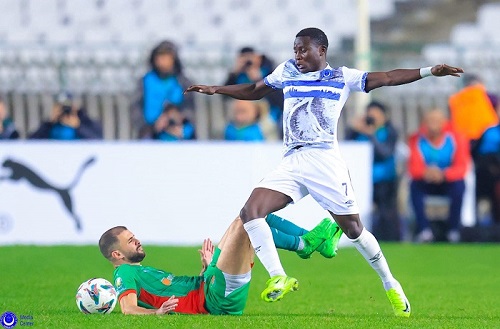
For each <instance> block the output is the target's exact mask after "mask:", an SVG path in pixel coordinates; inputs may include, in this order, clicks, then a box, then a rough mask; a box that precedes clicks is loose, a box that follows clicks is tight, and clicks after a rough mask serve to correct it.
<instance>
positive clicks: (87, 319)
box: [0, 244, 500, 329]
mask: <svg viewBox="0 0 500 329" xmlns="http://www.w3.org/2000/svg"><path fill="white" fill-rule="evenodd" d="M382 249H383V251H384V253H385V255H386V257H387V259H388V261H389V265H390V266H391V269H392V271H393V273H394V275H395V276H396V278H398V279H399V280H400V282H401V283H402V284H403V287H404V289H405V292H406V294H407V296H408V298H409V300H410V302H411V305H412V316H411V317H410V318H408V319H400V318H396V317H394V316H393V314H392V309H391V306H390V304H389V301H388V300H387V298H386V296H385V293H384V290H383V288H382V285H381V283H380V282H379V279H378V277H377V275H376V274H375V272H373V270H372V269H371V268H370V267H369V265H368V264H366V262H365V261H364V260H363V259H362V257H361V255H359V254H358V252H357V251H356V250H355V249H354V248H345V249H341V250H340V252H339V255H338V256H337V257H336V258H334V259H324V258H322V257H321V256H320V255H319V254H315V255H314V256H313V258H311V259H309V260H302V259H300V258H299V257H297V256H296V255H295V254H294V253H290V252H282V251H280V255H281V259H282V262H283V265H284V267H285V269H286V270H287V272H288V274H289V275H293V276H295V277H297V278H298V279H299V282H300V289H299V291H297V292H294V293H290V294H289V295H287V296H286V297H285V298H284V299H283V300H282V301H280V302H277V303H274V304H267V303H265V302H263V301H261V300H260V299H259V295H260V291H261V289H263V287H264V283H265V281H266V279H267V275H266V273H265V271H264V269H263V267H262V265H261V264H259V263H257V264H256V266H255V267H254V271H253V280H252V283H251V289H250V297H249V300H248V303H247V308H246V310H245V314H244V315H242V316H210V315H195V316H188V315H169V316H161V317H160V316H124V315H122V314H121V313H120V310H119V307H118V306H117V307H116V308H115V310H114V312H113V313H112V314H110V315H84V314H82V313H80V312H79V311H78V309H77V307H76V304H75V292H76V289H77V288H78V286H79V284H80V283H81V282H83V281H85V280H87V279H89V278H91V277H103V278H106V279H108V280H111V279H112V270H113V269H112V266H111V265H110V264H109V263H107V261H106V260H105V259H103V258H102V256H101V255H100V254H99V250H98V248H97V247H96V246H85V247H75V246H56V247H43V246H36V247H35V246H7V247H0V259H1V266H0V314H1V313H3V312H5V311H7V310H9V311H12V312H15V313H16V314H17V315H18V316H19V315H21V314H22V315H31V316H32V317H33V324H34V326H35V327H39V328H65V329H69V328H99V329H101V328H232V329H235V328H300V329H305V328H370V329H373V328H500V306H499V304H500V261H499V260H500V258H499V255H500V245H493V244H492V245H466V244H463V245H445V244H435V245H410V244H383V245H382ZM145 250H146V253H147V254H148V256H147V257H146V259H145V261H144V262H143V264H144V265H152V266H155V267H159V268H162V269H165V270H167V271H172V272H174V273H175V274H177V275H183V274H186V275H196V274H197V273H199V269H200V263H199V255H198V253H197V251H196V250H197V248H194V247H193V248H186V247H184V248H182V247H158V246H145ZM21 327H22V326H21V325H20V323H18V325H17V326H16V328H21Z"/></svg>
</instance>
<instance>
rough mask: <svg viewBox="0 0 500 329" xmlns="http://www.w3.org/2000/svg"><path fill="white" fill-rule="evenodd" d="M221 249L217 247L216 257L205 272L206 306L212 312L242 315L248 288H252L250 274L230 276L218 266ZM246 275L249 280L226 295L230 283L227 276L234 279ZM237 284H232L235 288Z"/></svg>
mask: <svg viewBox="0 0 500 329" xmlns="http://www.w3.org/2000/svg"><path fill="white" fill-rule="evenodd" d="M220 252H221V250H220V249H219V248H217V249H215V252H214V257H213V259H212V262H211V263H210V265H209V266H208V268H207V270H206V271H205V273H204V275H203V276H204V279H203V281H204V282H205V287H204V291H205V307H206V309H207V311H208V313H210V314H215V315H222V314H231V315H240V314H242V313H243V309H244V308H245V305H246V303H247V299H248V289H249V288H250V279H249V278H250V274H249V273H248V274H247V275H239V276H238V275H236V276H229V275H227V274H226V276H225V275H224V273H223V272H222V271H221V270H220V269H218V268H217V266H215V264H217V260H218V259H219V256H220ZM243 276H245V277H246V280H248V281H247V282H246V283H243V284H241V286H239V285H238V286H237V288H236V289H231V290H232V291H231V292H230V293H229V294H228V295H227V296H226V290H227V289H228V287H229V286H230V284H228V283H226V278H227V277H228V279H229V280H232V279H233V278H232V277H240V278H242V277H243ZM236 280H237V279H236ZM235 284H238V282H236V283H234V282H233V284H232V286H233V288H234V286H235Z"/></svg>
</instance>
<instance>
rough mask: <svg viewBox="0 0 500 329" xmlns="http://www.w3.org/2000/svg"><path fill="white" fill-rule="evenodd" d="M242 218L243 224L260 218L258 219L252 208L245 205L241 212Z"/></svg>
mask: <svg viewBox="0 0 500 329" xmlns="http://www.w3.org/2000/svg"><path fill="white" fill-rule="evenodd" d="M240 218H241V221H242V222H243V224H245V223H248V222H249V221H251V220H253V219H255V218H258V217H256V215H255V211H254V210H252V207H250V206H248V205H245V206H243V208H242V209H241V211H240Z"/></svg>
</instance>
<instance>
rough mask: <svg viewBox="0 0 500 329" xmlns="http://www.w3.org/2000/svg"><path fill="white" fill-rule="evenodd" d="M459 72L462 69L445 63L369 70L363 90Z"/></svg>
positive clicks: (455, 74) (454, 74)
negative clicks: (420, 66)
mask: <svg viewBox="0 0 500 329" xmlns="http://www.w3.org/2000/svg"><path fill="white" fill-rule="evenodd" d="M460 73H464V70H463V69H461V68H459V67H453V66H449V65H446V64H440V65H435V66H432V67H426V68H422V69H396V70H392V71H387V72H370V73H368V76H367V77H366V86H365V91H366V92H369V91H370V90H373V89H376V88H379V87H383V86H398V85H404V84H407V83H411V82H414V81H417V80H420V79H422V78H425V77H428V76H436V77H444V76H448V75H450V76H454V77H459V76H460Z"/></svg>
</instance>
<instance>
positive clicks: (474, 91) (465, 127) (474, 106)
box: [449, 74, 498, 145]
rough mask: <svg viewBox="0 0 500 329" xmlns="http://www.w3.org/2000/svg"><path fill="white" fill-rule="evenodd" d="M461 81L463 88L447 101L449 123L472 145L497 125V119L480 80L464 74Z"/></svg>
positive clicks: (489, 97)
mask: <svg viewBox="0 0 500 329" xmlns="http://www.w3.org/2000/svg"><path fill="white" fill-rule="evenodd" d="M463 80H464V85H465V87H464V88H463V89H462V90H460V91H459V92H458V93H456V94H454V95H452V96H451V97H450V99H449V106H450V113H451V123H452V125H453V128H454V129H455V130H456V131H457V132H459V133H461V134H463V135H464V136H465V137H466V138H467V139H468V140H469V141H470V142H471V145H474V144H475V143H476V142H477V140H478V139H479V137H481V135H482V134H483V133H484V131H485V130H486V129H488V128H489V127H491V126H493V125H496V124H497V123H498V117H497V115H496V113H495V108H494V107H493V105H492V103H491V96H492V95H491V94H488V92H487V91H486V87H485V86H484V84H483V83H482V81H481V79H479V77H477V76H475V75H473V74H466V75H464V77H463ZM471 113H474V115H471Z"/></svg>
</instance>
